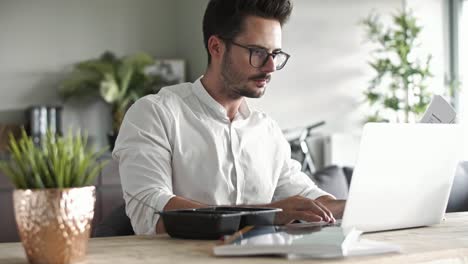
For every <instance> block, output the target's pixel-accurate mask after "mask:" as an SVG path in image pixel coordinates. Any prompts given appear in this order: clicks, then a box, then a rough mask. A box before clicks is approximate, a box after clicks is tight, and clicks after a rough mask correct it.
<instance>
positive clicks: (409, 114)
mask: <svg viewBox="0 0 468 264" xmlns="http://www.w3.org/2000/svg"><path fill="white" fill-rule="evenodd" d="M362 24H363V25H364V27H365V30H366V32H367V36H368V39H369V40H370V41H371V42H372V43H374V44H376V46H377V48H376V49H375V50H374V51H373V53H372V55H373V57H372V59H371V61H370V62H369V65H370V66H371V67H372V68H373V69H374V70H375V77H374V78H373V79H372V80H371V81H370V84H369V87H368V88H367V90H366V92H365V95H366V98H367V101H368V103H369V105H370V106H371V108H372V111H373V112H372V114H371V116H370V117H369V118H368V119H369V121H397V122H410V121H412V120H411V119H414V118H415V117H417V116H419V115H420V114H422V113H423V112H424V110H425V109H426V106H427V105H428V104H429V103H430V99H431V93H430V92H429V91H428V89H427V84H426V81H427V79H428V78H429V77H431V76H432V74H431V71H430V62H431V55H427V56H419V57H418V56H417V54H416V51H417V47H418V45H419V43H418V41H419V35H420V32H421V30H422V27H421V26H419V25H418V23H417V19H416V18H415V17H414V15H413V14H412V13H411V11H407V10H403V11H400V12H398V13H397V14H395V15H393V17H392V24H391V25H389V26H388V27H385V26H384V24H383V23H382V22H381V21H380V18H379V16H377V15H375V14H371V15H370V16H369V17H367V18H366V19H364V20H363V22H362Z"/></svg>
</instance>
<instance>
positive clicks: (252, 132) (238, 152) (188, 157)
mask: <svg viewBox="0 0 468 264" xmlns="http://www.w3.org/2000/svg"><path fill="white" fill-rule="evenodd" d="M113 156H114V159H116V160H118V162H119V172H120V178H121V182H122V188H123V190H124V199H125V201H126V211H127V214H128V216H129V217H130V219H131V222H132V225H133V229H134V231H135V233H136V234H154V233H155V226H156V223H157V221H158V215H157V214H154V210H152V209H151V208H149V207H147V206H145V205H143V204H142V203H139V202H137V201H136V199H131V198H130V197H129V196H128V195H126V194H125V192H128V193H129V194H131V195H134V196H135V198H137V199H138V200H142V201H144V202H145V203H147V204H149V205H151V206H152V207H154V208H156V209H157V210H163V208H164V206H165V205H166V203H167V202H168V201H169V200H170V199H171V198H172V197H174V196H176V195H177V196H181V197H184V198H187V199H191V200H195V201H198V202H200V203H204V204H207V205H241V204H242V205H248V204H266V203H270V202H272V201H275V200H280V199H284V198H287V197H290V196H293V195H302V196H305V197H308V198H311V199H316V198H317V197H320V196H323V195H328V193H326V192H324V191H322V190H320V189H319V188H318V187H317V186H316V185H315V184H314V183H313V182H312V181H311V180H310V178H309V177H308V176H307V175H305V174H304V173H302V172H301V171H300V164H299V163H298V162H297V161H295V160H292V159H291V158H290V156H291V152H290V146H289V144H288V142H287V141H286V140H285V138H284V136H283V134H282V132H281V130H280V128H279V127H278V125H277V124H276V122H274V121H273V120H272V119H271V118H269V117H268V116H267V115H266V114H264V113H262V112H259V111H253V110H251V109H250V108H249V107H248V106H247V103H246V102H245V101H244V102H243V103H242V104H241V106H240V108H239V112H238V113H237V115H236V116H235V118H234V120H233V121H232V122H231V121H230V120H229V118H228V116H227V112H226V110H225V109H224V107H223V106H221V105H220V104H219V103H218V102H216V101H215V100H214V99H213V98H212V97H211V96H210V95H209V94H208V92H207V91H206V90H205V88H204V87H203V85H202V83H201V81H200V79H198V80H197V81H195V82H194V83H183V84H179V85H175V86H170V87H166V88H164V89H162V90H161V91H160V92H159V93H158V94H156V95H149V96H146V97H144V98H141V99H140V100H138V101H137V102H136V103H135V104H133V105H132V107H130V109H129V110H128V112H127V114H126V115H125V118H124V121H123V124H122V126H121V128H120V132H119V136H118V138H117V141H116V145H115V148H114V151H113Z"/></svg>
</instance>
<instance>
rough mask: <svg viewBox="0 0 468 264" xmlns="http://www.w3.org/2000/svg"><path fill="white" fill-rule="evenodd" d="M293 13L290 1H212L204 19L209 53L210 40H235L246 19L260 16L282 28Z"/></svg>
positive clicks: (204, 31) (205, 40)
mask: <svg viewBox="0 0 468 264" xmlns="http://www.w3.org/2000/svg"><path fill="white" fill-rule="evenodd" d="M291 11H292V4H291V2H290V0H210V2H209V3H208V6H207V7H206V11H205V16H204V17H203V38H204V42H205V49H206V51H207V53H208V64H209V63H210V62H211V54H210V52H209V50H208V39H209V38H210V37H211V36H213V35H218V36H220V37H222V38H226V39H234V38H235V37H236V36H237V35H238V34H239V33H241V31H242V26H243V24H242V23H243V22H244V19H245V17H247V16H258V17H262V18H268V19H275V20H277V21H279V22H280V24H281V26H282V25H283V24H284V23H286V21H287V20H288V18H289V15H290V14H291Z"/></svg>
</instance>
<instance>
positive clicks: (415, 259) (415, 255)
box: [0, 212, 468, 264]
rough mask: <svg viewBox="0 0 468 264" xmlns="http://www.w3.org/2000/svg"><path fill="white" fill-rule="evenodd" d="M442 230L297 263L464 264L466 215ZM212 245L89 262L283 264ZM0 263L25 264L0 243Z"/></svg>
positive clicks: (92, 251) (91, 251)
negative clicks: (381, 247)
mask: <svg viewBox="0 0 468 264" xmlns="http://www.w3.org/2000/svg"><path fill="white" fill-rule="evenodd" d="M446 218H447V219H446V221H445V222H443V223H442V224H439V225H435V226H431V227H423V228H413V229H406V230H398V231H389V232H378V233H371V234H365V235H363V237H365V238H368V239H374V240H378V241H387V242H391V243H395V244H398V245H400V246H401V247H402V253H398V254H396V253H392V254H385V255H376V256H363V257H350V258H342V259H332V260H314V259H301V260H291V262H297V263H303V262H304V263H379V264H385V263H399V264H400V263H431V264H442V263H453V264H455V263H456V264H460V263H468V212H464V213H450V214H447V216H446ZM215 243H216V241H198V240H182V239H172V238H170V237H168V236H166V235H158V236H129V237H112V238H93V239H91V240H90V242H89V248H88V255H87V261H86V262H85V263H96V264H104V263H111V264H120V263H126V264H127V263H132V264H133V263H134V264H139V263H184V264H185V263H188V264H195V263H253V264H255V263H284V262H285V261H286V259H285V258H281V257H248V258H247V257H242V258H239V257H236V258H226V257H215V256H213V254H212V248H213V246H214V245H215ZM0 263H1V264H3V263H8V264H25V263H27V260H26V256H25V254H24V251H23V248H22V246H21V244H20V243H0Z"/></svg>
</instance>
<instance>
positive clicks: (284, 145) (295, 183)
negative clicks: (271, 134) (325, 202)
mask: <svg viewBox="0 0 468 264" xmlns="http://www.w3.org/2000/svg"><path fill="white" fill-rule="evenodd" d="M276 135H277V137H278V144H280V145H279V148H280V151H279V153H283V154H284V155H282V156H281V159H280V162H278V165H279V166H280V169H279V171H280V175H279V178H278V182H277V186H276V189H275V193H274V196H273V201H278V200H282V199H286V198H288V197H291V196H294V195H300V196H303V197H307V198H309V199H313V200H315V199H317V198H318V197H320V196H324V195H329V196H331V197H334V196H333V195H331V194H329V193H327V192H325V191H323V190H322V189H320V188H319V187H318V186H317V185H316V184H315V183H314V182H313V181H312V180H311V179H310V178H309V176H307V175H306V174H305V173H303V172H302V171H301V164H300V163H299V162H298V161H296V160H294V159H292V158H291V147H290V146H289V143H288V142H287V140H286V139H285V138H284V136H283V134H282V132H281V130H280V129H279V127H278V128H277V129H276Z"/></svg>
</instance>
